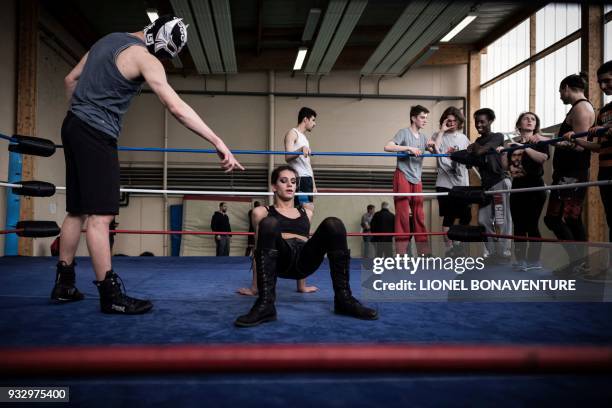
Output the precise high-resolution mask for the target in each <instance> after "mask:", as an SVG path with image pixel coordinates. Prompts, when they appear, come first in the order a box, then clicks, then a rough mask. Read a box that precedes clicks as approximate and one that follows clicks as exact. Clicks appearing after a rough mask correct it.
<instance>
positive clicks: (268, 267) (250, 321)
mask: <svg viewBox="0 0 612 408" xmlns="http://www.w3.org/2000/svg"><path fill="white" fill-rule="evenodd" d="M255 259H256V263H255V267H256V268H257V290H258V293H259V297H258V298H257V300H256V301H255V304H254V305H253V307H252V308H251V310H250V311H249V313H247V314H245V315H242V316H240V317H238V318H237V319H236V321H235V322H234V324H235V325H236V326H238V327H253V326H257V325H258V324H261V323H265V322H271V321H274V320H276V308H275V307H274V300H275V299H276V263H277V260H278V251H277V250H276V249H258V250H256V251H255Z"/></svg>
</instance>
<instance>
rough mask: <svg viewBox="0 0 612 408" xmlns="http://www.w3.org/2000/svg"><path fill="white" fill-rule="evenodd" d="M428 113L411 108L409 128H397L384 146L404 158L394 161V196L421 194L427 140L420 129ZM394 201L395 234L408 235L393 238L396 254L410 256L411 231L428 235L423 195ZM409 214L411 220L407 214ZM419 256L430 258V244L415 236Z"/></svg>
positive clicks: (415, 107)
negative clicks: (395, 166) (428, 256)
mask: <svg viewBox="0 0 612 408" xmlns="http://www.w3.org/2000/svg"><path fill="white" fill-rule="evenodd" d="M428 114H429V110H428V109H427V108H426V107H424V106H421V105H416V106H412V107H411V108H410V127H407V128H404V129H400V130H398V132H397V133H396V134H395V137H394V138H393V139H392V140H390V141H389V142H388V143H387V145H386V146H385V151H386V152H397V153H405V154H406V156H404V157H399V156H398V158H397V168H396V169H395V173H394V174H393V192H394V193H422V192H423V184H422V183H421V173H422V169H423V157H421V156H422V155H423V153H424V151H425V148H426V147H427V137H425V135H424V134H423V133H421V130H422V129H423V128H424V127H425V125H426V124H427V115H428ZM393 200H394V202H395V213H396V217H395V232H397V233H403V234H407V235H405V236H401V237H400V236H398V237H396V238H395V249H396V251H397V253H398V254H406V253H410V249H409V246H410V239H411V238H412V236H411V235H408V234H409V233H411V232H416V233H423V232H427V228H426V227H425V213H424V212H423V196H420V195H419V196H410V197H405V196H404V197H402V196H396V197H394V198H393ZM411 214H412V219H411V217H410V215H411ZM414 240H415V242H416V245H417V248H416V249H417V252H418V255H429V254H430V252H431V249H430V247H429V241H428V239H427V237H426V236H424V235H416V236H415V237H414Z"/></svg>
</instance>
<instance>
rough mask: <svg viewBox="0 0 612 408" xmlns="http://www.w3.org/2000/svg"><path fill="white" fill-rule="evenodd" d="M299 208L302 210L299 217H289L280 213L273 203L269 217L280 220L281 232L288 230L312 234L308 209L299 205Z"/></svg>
mask: <svg viewBox="0 0 612 408" xmlns="http://www.w3.org/2000/svg"><path fill="white" fill-rule="evenodd" d="M297 209H298V211H299V212H300V216H299V217H298V218H289V217H285V216H284V215H283V214H281V213H279V212H278V211H277V210H276V208H274V206H273V205H271V206H269V207H268V217H274V218H276V219H277V220H278V223H279V224H280V228H281V233H282V232H288V233H291V234H297V235H301V236H303V237H307V236H308V234H310V220H309V219H308V214H306V210H305V209H304V207H302V206H299V207H297Z"/></svg>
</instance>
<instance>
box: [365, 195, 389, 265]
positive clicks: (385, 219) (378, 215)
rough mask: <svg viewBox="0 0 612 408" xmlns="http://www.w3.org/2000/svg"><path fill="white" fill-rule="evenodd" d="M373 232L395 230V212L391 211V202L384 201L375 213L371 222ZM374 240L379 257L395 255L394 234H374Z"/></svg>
mask: <svg viewBox="0 0 612 408" xmlns="http://www.w3.org/2000/svg"><path fill="white" fill-rule="evenodd" d="M370 230H371V232H395V214H393V213H392V212H391V211H389V203H388V202H386V201H383V203H382V204H381V209H380V211H377V212H375V213H374V216H373V217H372V221H371V222H370ZM372 242H373V243H374V246H375V247H376V256H377V257H383V256H387V257H392V256H393V237H392V236H373V237H372Z"/></svg>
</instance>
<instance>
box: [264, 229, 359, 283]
mask: <svg viewBox="0 0 612 408" xmlns="http://www.w3.org/2000/svg"><path fill="white" fill-rule="evenodd" d="M257 234H258V235H257V250H266V249H274V250H277V251H278V261H277V276H278V277H279V278H285V279H304V278H306V277H307V276H309V275H311V274H312V273H314V272H315V271H316V270H317V269H318V268H319V266H321V263H322V262H323V258H324V257H325V254H326V253H328V252H330V251H338V250H341V251H347V250H348V246H347V242H346V228H345V227H344V224H343V223H342V221H341V220H340V219H338V218H336V217H328V218H326V219H324V220H323V221H322V222H321V224H320V225H319V227H318V228H317V230H316V231H315V233H314V234H313V235H312V237H311V238H310V239H309V240H308V241H305V242H304V241H301V240H299V239H288V240H285V239H283V237H282V236H281V231H280V227H279V222H278V220H277V219H276V218H274V217H266V218H264V219H263V220H261V222H260V223H259V227H258V233H257Z"/></svg>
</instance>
